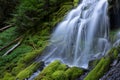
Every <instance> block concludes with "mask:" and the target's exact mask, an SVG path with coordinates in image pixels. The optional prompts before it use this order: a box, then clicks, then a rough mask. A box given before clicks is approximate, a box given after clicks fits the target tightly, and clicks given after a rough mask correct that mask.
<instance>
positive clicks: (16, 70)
mask: <svg viewBox="0 0 120 80" xmlns="http://www.w3.org/2000/svg"><path fill="white" fill-rule="evenodd" d="M25 67H26V65H25V64H22V63H21V64H20V63H19V64H18V65H17V66H16V67H14V68H13V69H12V71H11V72H12V74H13V75H17V74H18V73H19V72H20V71H21V70H24V69H25Z"/></svg>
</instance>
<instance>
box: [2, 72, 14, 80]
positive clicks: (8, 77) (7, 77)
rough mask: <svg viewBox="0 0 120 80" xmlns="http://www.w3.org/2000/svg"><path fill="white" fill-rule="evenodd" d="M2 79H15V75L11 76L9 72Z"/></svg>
mask: <svg viewBox="0 0 120 80" xmlns="http://www.w3.org/2000/svg"><path fill="white" fill-rule="evenodd" d="M2 80H15V77H14V76H12V75H11V74H10V73H6V74H5V76H4V78H3V79H2Z"/></svg>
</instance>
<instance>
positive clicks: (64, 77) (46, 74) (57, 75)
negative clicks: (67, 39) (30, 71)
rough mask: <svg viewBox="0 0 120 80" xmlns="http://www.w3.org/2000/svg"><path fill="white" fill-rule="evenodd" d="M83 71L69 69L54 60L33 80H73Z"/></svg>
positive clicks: (76, 68)
mask: <svg viewBox="0 0 120 80" xmlns="http://www.w3.org/2000/svg"><path fill="white" fill-rule="evenodd" d="M83 72H84V71H83V70H82V69H80V68H78V67H72V68H69V67H68V66H67V65H65V64H62V63H61V62H60V61H58V60H56V61H54V62H52V63H50V64H49V65H48V66H47V67H45V68H44V69H43V71H42V72H41V73H40V74H39V75H38V76H37V77H36V79H35V80H47V78H48V80H49V79H51V80H75V79H77V78H78V77H79V76H80V75H82V74H83Z"/></svg>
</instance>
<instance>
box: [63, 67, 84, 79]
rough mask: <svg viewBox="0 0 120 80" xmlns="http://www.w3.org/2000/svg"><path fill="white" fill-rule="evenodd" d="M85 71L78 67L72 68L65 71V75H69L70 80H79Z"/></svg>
mask: <svg viewBox="0 0 120 80" xmlns="http://www.w3.org/2000/svg"><path fill="white" fill-rule="evenodd" d="M83 72H84V71H83V70H82V69H80V68H78V67H72V68H69V69H67V70H66V71H65V74H66V75H67V77H68V79H69V80H75V79H76V78H78V77H79V76H80V75H82V74H83Z"/></svg>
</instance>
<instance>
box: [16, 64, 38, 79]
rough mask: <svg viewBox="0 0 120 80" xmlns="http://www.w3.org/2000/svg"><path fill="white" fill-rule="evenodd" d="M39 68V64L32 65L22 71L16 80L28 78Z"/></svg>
mask: <svg viewBox="0 0 120 80" xmlns="http://www.w3.org/2000/svg"><path fill="white" fill-rule="evenodd" d="M39 67H40V63H33V64H31V65H30V66H29V67H27V68H26V69H24V70H22V71H21V72H20V73H19V74H18V75H17V77H16V78H17V79H19V80H23V79H25V78H29V77H30V76H31V75H32V73H33V72H35V71H36V70H37V69H38V68H39Z"/></svg>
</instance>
